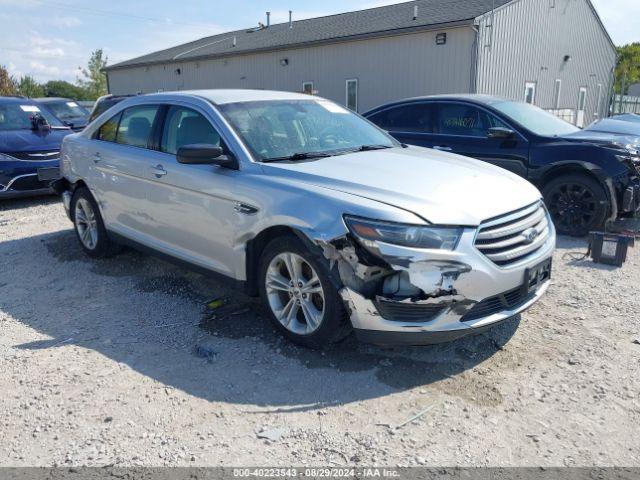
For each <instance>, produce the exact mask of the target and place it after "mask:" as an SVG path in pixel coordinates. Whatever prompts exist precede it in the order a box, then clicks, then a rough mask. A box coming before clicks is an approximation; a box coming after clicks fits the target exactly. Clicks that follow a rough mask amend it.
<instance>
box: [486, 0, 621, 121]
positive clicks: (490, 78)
mask: <svg viewBox="0 0 640 480" xmlns="http://www.w3.org/2000/svg"><path fill="white" fill-rule="evenodd" d="M553 4H555V7H552V6H551V5H553ZM491 21H492V16H491V14H487V15H485V16H484V17H483V18H482V19H481V22H480V26H479V29H480V38H481V41H480V47H479V50H480V51H479V61H478V72H477V83H476V85H477V91H478V93H487V94H494V95H501V96H504V97H507V98H512V99H514V100H523V98H524V90H525V84H526V82H536V84H537V89H536V105H538V106H539V107H542V108H545V109H551V108H555V104H554V86H555V81H556V79H560V80H562V92H561V98H560V105H559V108H561V109H574V110H575V109H576V108H577V105H578V95H579V91H580V87H587V89H588V92H587V107H586V112H585V119H586V123H587V124H588V123H590V122H592V121H593V120H595V119H596V118H597V117H596V112H597V113H598V115H600V116H605V115H606V114H607V103H608V98H609V92H610V90H611V82H612V78H613V75H612V74H613V68H614V66H615V63H616V52H615V49H614V48H613V46H612V45H611V43H610V41H609V39H608V37H607V35H606V34H605V33H604V31H603V30H602V27H601V26H600V24H599V22H598V19H597V17H596V15H595V14H594V12H593V10H592V8H591V5H590V4H589V2H588V0H555V1H551V0H519V1H515V2H513V3H511V4H508V5H506V6H504V7H502V8H500V9H497V10H496V12H495V19H494V27H493V28H494V33H493V42H491V27H490V25H491ZM491 43H493V45H491ZM566 55H569V56H570V57H571V60H570V61H568V62H565V61H564V57H565V56H566ZM599 84H601V85H602V86H603V94H602V97H601V102H600V105H597V103H598V102H597V97H598V85H599Z"/></svg>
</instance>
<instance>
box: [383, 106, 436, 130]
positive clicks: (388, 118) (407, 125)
mask: <svg viewBox="0 0 640 480" xmlns="http://www.w3.org/2000/svg"><path fill="white" fill-rule="evenodd" d="M370 120H371V121H372V122H373V123H375V124H376V125H378V126H379V127H380V128H383V129H385V130H389V131H391V132H418V133H431V132H432V131H433V106H432V105H429V104H425V103H422V104H413V105H402V106H399V107H395V108H391V109H389V110H385V111H383V112H380V113H377V114H375V115H373V116H372V117H371V118H370Z"/></svg>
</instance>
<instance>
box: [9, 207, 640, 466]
mask: <svg viewBox="0 0 640 480" xmlns="http://www.w3.org/2000/svg"><path fill="white" fill-rule="evenodd" d="M559 244H560V248H559V249H558V251H557V253H556V256H555V271H554V280H553V285H552V287H551V288H550V290H549V293H548V294H547V295H546V296H545V298H544V299H543V300H542V301H541V302H539V303H538V304H537V305H535V306H534V307H533V308H532V309H531V310H529V311H528V312H526V313H525V314H523V315H522V316H521V318H516V319H514V320H513V321H511V322H509V323H507V324H505V325H503V326H501V327H498V328H496V329H494V330H492V331H490V332H489V333H487V334H485V335H481V336H477V337H473V338H467V339H463V340H460V341H456V342H454V343H451V344H447V345H439V346H433V347H424V348H410V349H409V348H401V349H380V348H377V347H373V346H367V345H361V344H358V343H356V342H355V341H354V340H353V339H348V340H347V341H346V342H344V343H342V344H340V345H339V346H337V347H336V348H335V349H334V350H332V351H329V352H326V353H318V352H313V351H306V350H303V349H299V348H296V347H294V346H292V345H290V344H288V343H286V342H285V341H284V340H281V339H280V337H279V336H278V335H277V334H275V333H274V332H273V331H272V329H271V328H270V326H269V325H268V323H267V320H266V316H265V312H264V310H263V309H262V307H261V306H260V305H259V304H258V303H257V302H256V301H255V300H254V299H251V298H249V297H246V296H244V295H243V294H241V293H238V292H234V291H232V290H231V289H230V288H229V287H228V286H227V285H225V284H223V283H219V282H215V281H211V280H208V279H205V278H204V277H202V276H199V275H197V274H193V273H190V272H188V271H186V270H183V269H180V268H177V267H175V266H171V265H169V264H166V263H163V262H161V261H158V260H155V259H153V258H150V257H148V256H145V255H143V254H140V253H136V252H131V251H128V252H126V253H123V254H121V255H119V256H117V257H115V258H113V259H109V260H102V261H94V260H90V259H88V258H87V257H85V256H84V255H83V253H82V251H81V250H80V247H79V246H78V244H77V242H76V239H75V237H74V234H73V232H72V230H71V224H70V222H69V221H68V220H67V218H66V217H65V215H64V212H63V208H62V206H61V205H60V203H58V202H57V200H55V199H51V198H44V199H42V198H41V199H37V200H21V201H8V202H3V203H2V204H0V331H1V335H0V372H1V373H0V391H1V392H2V396H1V397H0V398H1V408H0V433H1V435H2V441H0V465H1V466H27V465H29V466H31V465H37V466H58V465H73V466H78V465H91V466H98V465H99V466H103V465H116V466H131V465H145V466H160V465H171V466H175V465H191V466H194V465H197V466H212V465H226V466H231V465H235V466H241V465H272V466H288V465H298V466H301V465H317V466H320V465H325V466H331V465H347V464H350V465H372V464H376V465H388V466H395V465H399V466H404V465H416V464H423V465H431V466H442V465H447V466H533V465H544V466H563V465H568V466H612V465H624V466H640V435H639V434H638V425H640V382H639V381H638V378H639V375H638V374H639V371H640V368H639V367H640V328H639V327H640V318H639V315H638V311H639V310H640V297H639V295H638V293H637V290H638V285H640V249H639V248H636V249H635V250H632V251H631V253H630V258H629V260H628V262H627V264H626V265H625V266H624V268H622V269H615V268H610V267H605V266H597V265H594V264H592V263H591V262H589V261H577V260H572V259H571V258H569V257H568V256H566V255H565V254H566V253H567V252H569V251H575V250H578V251H584V250H585V242H584V241H577V240H570V239H566V238H561V239H559ZM214 298H226V299H228V303H227V304H226V305H225V306H224V307H222V308H221V309H219V310H217V311H216V312H215V314H214V315H212V312H207V311H206V309H204V306H205V305H206V304H207V303H208V301H210V300H212V299H214ZM425 411H426V412H425ZM420 412H423V415H422V416H420V417H419V418H418V419H416V420H414V421H412V422H408V423H407V420H409V419H411V418H412V417H413V416H415V415H416V414H418V413H420Z"/></svg>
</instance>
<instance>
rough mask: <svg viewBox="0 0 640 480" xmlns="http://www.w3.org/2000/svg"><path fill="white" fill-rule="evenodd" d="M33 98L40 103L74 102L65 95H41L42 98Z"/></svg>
mask: <svg viewBox="0 0 640 480" xmlns="http://www.w3.org/2000/svg"><path fill="white" fill-rule="evenodd" d="M33 100H35V101H36V102H40V103H53V102H73V101H74V100H72V99H70V98H63V97H41V98H34V99H33Z"/></svg>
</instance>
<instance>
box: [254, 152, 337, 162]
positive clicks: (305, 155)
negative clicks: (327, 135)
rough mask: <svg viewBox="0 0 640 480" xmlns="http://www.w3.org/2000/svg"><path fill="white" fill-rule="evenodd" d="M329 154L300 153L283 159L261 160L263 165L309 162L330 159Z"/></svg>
mask: <svg viewBox="0 0 640 480" xmlns="http://www.w3.org/2000/svg"><path fill="white" fill-rule="evenodd" d="M331 156H333V155H331V154H330V153H323V152H300V153H294V154H293V155H288V156H285V157H273V158H265V159H264V160H262V161H263V162H264V163H269V162H286V161H296V160H309V159H312V158H326V157H331Z"/></svg>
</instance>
